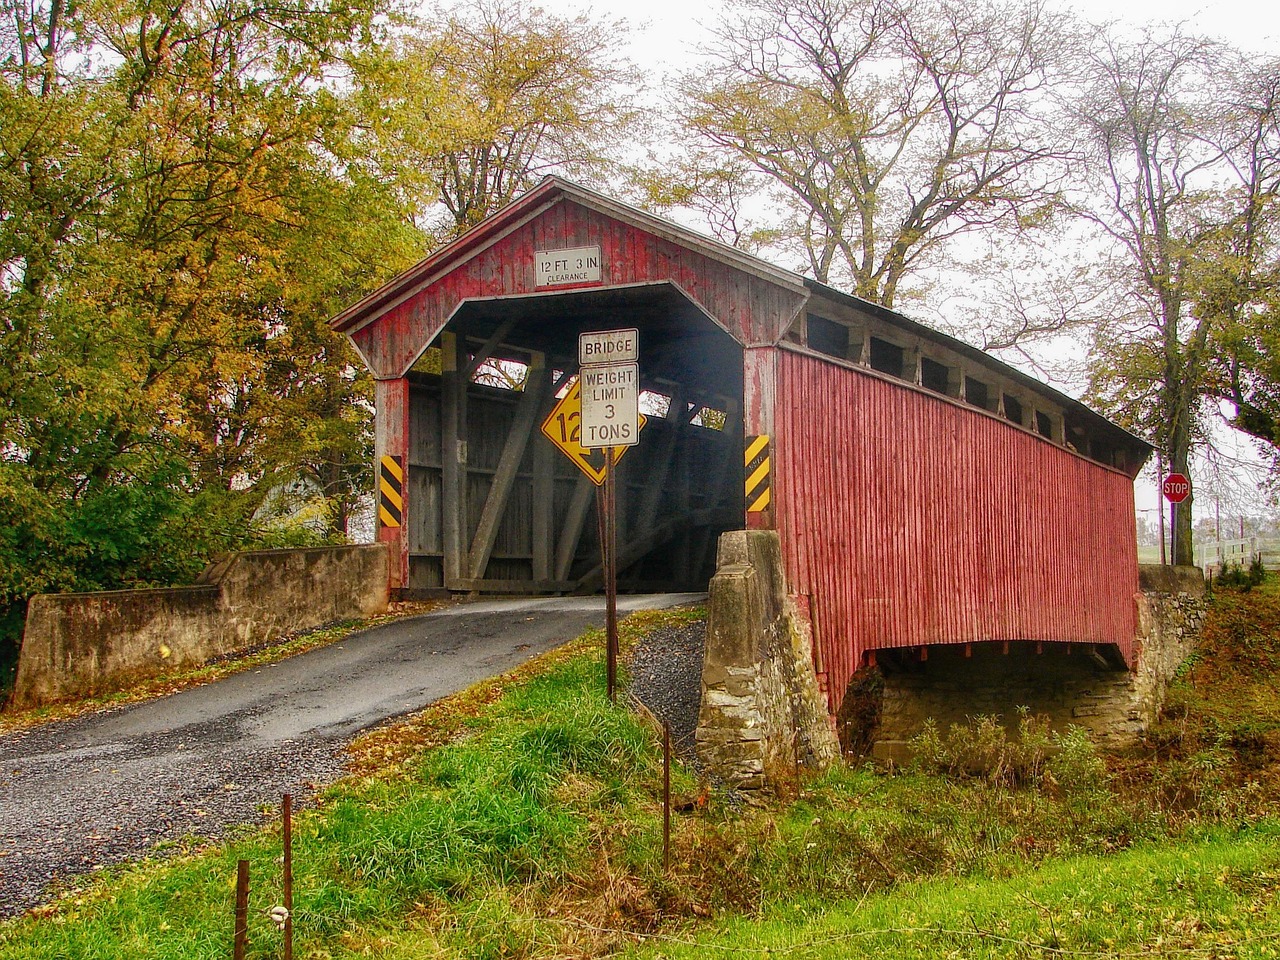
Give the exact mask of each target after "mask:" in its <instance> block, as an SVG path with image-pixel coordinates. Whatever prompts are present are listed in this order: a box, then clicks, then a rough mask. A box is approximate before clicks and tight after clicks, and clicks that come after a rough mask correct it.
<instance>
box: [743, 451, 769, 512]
mask: <svg viewBox="0 0 1280 960" xmlns="http://www.w3.org/2000/svg"><path fill="white" fill-rule="evenodd" d="M745 454H746V457H745V460H744V464H745V466H746V472H745V476H746V491H747V513H761V512H762V511H763V510H764V508H765V507H767V506H769V500H770V499H771V497H770V478H769V469H770V465H769V435H768V434H767V433H762V434H760V435H759V436H757V437H747V447H746V450H745Z"/></svg>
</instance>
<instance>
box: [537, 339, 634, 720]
mask: <svg viewBox="0 0 1280 960" xmlns="http://www.w3.org/2000/svg"><path fill="white" fill-rule="evenodd" d="M639 360H640V331H639V330H637V329H635V328H634V327H631V328H627V329H624V330H594V331H588V332H586V333H582V334H580V335H579V336H578V364H579V366H580V368H581V369H580V370H579V373H578V382H577V383H576V384H574V386H573V388H572V390H571V391H570V392H569V394H567V395H566V396H565V398H564V399H563V400H562V401H561V402H560V403H559V404H557V405H556V407H555V408H553V409H552V411H551V414H550V416H548V417H547V419H546V421H545V422H544V423H543V425H542V432H543V434H545V435H546V436H547V438H548V439H550V440H551V442H552V443H554V444H555V445H556V446H557V447H558V448H559V449H560V451H561V452H562V453H564V454H565V455H566V456H567V457H569V459H570V460H572V461H573V462H574V463H575V464H577V466H578V468H579V469H580V470H582V471H583V472H584V473H586V474H587V476H589V477H591V479H592V480H594V481H595V482H596V483H597V484H599V483H600V479H601V475H603V480H604V491H603V493H604V497H603V500H604V502H603V504H602V505H601V506H602V509H601V514H602V518H601V528H602V530H601V533H602V537H601V540H600V561H601V563H600V565H601V568H602V569H603V571H604V590H605V634H606V644H607V646H606V663H607V675H608V687H609V699H610V700H614V699H616V697H617V677H618V525H617V494H616V492H615V489H614V476H613V475H614V470H613V467H614V466H616V465H617V463H618V459H619V458H620V457H621V456H622V454H623V453H625V452H626V449H627V448H628V447H632V446H635V445H636V444H637V443H639V442H640V428H641V427H643V426H644V417H643V416H641V415H640V364H639ZM575 394H576V395H577V397H576V399H577V401H578V406H579V409H578V410H577V411H572V410H570V409H569V406H571V403H570V398H571V397H573V396H574V395H575ZM575 412H576V413H577V416H578V422H577V425H576V430H571V429H569V426H568V425H569V422H570V419H571V418H572V416H573V414H574V413H575ZM557 428H558V429H557ZM575 434H576V435H575ZM595 450H601V451H603V452H604V466H603V468H602V469H599V470H597V469H596V468H595V465H594V464H592V463H590V461H589V457H590V455H591V452H592V451H595Z"/></svg>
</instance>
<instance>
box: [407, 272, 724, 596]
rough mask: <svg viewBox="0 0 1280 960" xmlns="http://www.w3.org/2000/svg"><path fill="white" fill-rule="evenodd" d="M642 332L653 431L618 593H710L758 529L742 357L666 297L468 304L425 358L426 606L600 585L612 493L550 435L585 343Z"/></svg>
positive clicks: (421, 454) (671, 295) (611, 294)
mask: <svg viewBox="0 0 1280 960" xmlns="http://www.w3.org/2000/svg"><path fill="white" fill-rule="evenodd" d="M625 327H636V328H638V329H639V331H640V378H641V388H642V393H641V412H642V413H644V414H645V415H646V417H647V422H646V425H645V427H644V429H643V430H642V431H641V433H640V442H639V444H638V445H637V446H635V447H632V448H629V449H628V450H627V452H626V454H625V456H624V457H623V459H622V460H621V461H620V463H619V466H618V481H619V483H618V544H619V555H620V562H619V589H621V590H624V591H654V590H704V589H706V585H707V581H708V580H709V579H710V577H711V575H712V573H713V572H714V569H713V568H714V563H715V546H716V542H717V539H718V537H719V534H720V533H722V532H723V531H725V530H729V529H734V528H736V527H740V526H741V525H742V518H743V510H744V502H743V490H742V474H741V451H742V415H741V406H742V348H741V347H740V346H739V345H738V344H737V343H736V342H735V341H734V340H733V338H731V337H730V336H729V335H728V334H726V333H725V332H724V331H723V330H721V329H720V328H719V327H718V326H717V325H716V324H715V323H714V322H713V321H712V320H710V319H709V318H708V317H707V316H706V314H705V313H703V312H702V311H701V310H700V309H699V308H698V307H696V306H695V305H694V304H693V303H691V302H690V301H689V300H688V299H687V298H685V297H684V296H683V295H682V294H681V293H680V292H679V291H678V290H677V289H676V288H675V287H673V286H671V285H670V284H666V283H660V284H646V285H641V286H635V287H627V288H620V289H619V288H614V289H609V290H590V291H583V292H564V293H557V294H549V295H542V296H533V297H513V298H498V299H489V300H475V301H468V302H467V303H465V304H464V305H463V306H462V307H461V308H460V309H459V311H458V312H457V313H456V314H455V315H454V317H453V318H452V319H451V320H450V322H449V324H448V325H447V327H446V328H445V330H444V332H443V333H442V335H441V336H440V337H439V338H438V339H437V341H436V342H435V343H433V344H432V345H431V346H430V347H429V348H428V349H427V350H426V351H425V352H424V353H423V355H422V356H421V357H420V358H419V360H418V362H417V363H416V364H415V365H414V368H413V370H412V371H411V372H410V374H409V382H410V423H409V471H408V472H409V476H408V489H407V493H408V502H409V508H408V510H407V514H408V517H407V523H408V527H409V529H408V534H409V584H408V590H409V593H410V594H411V595H412V594H417V595H426V594H431V593H436V592H439V591H441V590H449V591H454V592H457V591H472V592H490V593H589V592H594V591H596V590H599V589H600V588H601V585H602V582H603V577H602V573H601V567H600V546H599V535H598V513H597V496H596V491H597V489H598V488H597V487H596V485H595V484H594V483H593V482H592V481H591V480H590V479H588V478H587V477H586V476H585V475H584V474H583V473H582V472H581V471H580V470H579V469H578V468H577V467H576V466H575V465H574V464H573V463H572V462H571V461H570V459H569V458H568V457H567V456H565V455H564V454H562V453H561V452H560V451H559V450H558V449H557V448H556V447H555V445H554V444H552V442H551V441H549V440H548V439H547V438H546V437H545V436H543V434H542V432H541V430H540V429H539V428H540V425H541V423H542V422H543V421H544V420H545V419H546V418H547V417H548V415H549V414H550V413H551V411H552V408H553V407H554V405H555V404H556V402H557V398H558V397H560V396H563V395H564V394H565V393H566V392H567V391H568V389H569V387H570V386H571V384H572V378H573V377H574V376H576V374H577V370H578V357H577V352H578V334H579V333H580V332H582V331H587V330H607V329H617V328H625ZM449 452H453V453H454V455H455V456H454V457H450V456H448V453H449ZM594 457H595V458H596V462H602V461H603V452H596V453H595V454H594Z"/></svg>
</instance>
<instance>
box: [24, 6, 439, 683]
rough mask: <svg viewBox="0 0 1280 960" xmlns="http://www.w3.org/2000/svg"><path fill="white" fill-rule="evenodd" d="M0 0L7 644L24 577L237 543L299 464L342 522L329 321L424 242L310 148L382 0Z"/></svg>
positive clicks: (79, 577) (337, 390)
mask: <svg viewBox="0 0 1280 960" xmlns="http://www.w3.org/2000/svg"><path fill="white" fill-rule="evenodd" d="M0 7H2V8H3V16H0V23H3V24H4V26H3V27H0V349H3V351H4V354H3V358H4V362H3V364H0V526H3V527H4V531H3V535H2V536H0V541H2V545H0V645H3V643H4V642H5V641H6V640H8V639H9V638H10V637H12V636H13V635H14V633H15V631H20V626H21V611H22V607H23V605H24V604H25V600H26V597H27V596H29V595H30V594H31V593H33V592H37V591H48V590H60V589H95V588H103V587H117V586H126V585H131V584H146V583H172V582H175V581H181V580H182V579H184V578H186V577H189V576H191V575H192V574H193V573H194V572H197V571H198V570H199V569H200V568H201V566H202V565H203V563H204V562H205V560H206V558H207V557H208V555H209V554H210V553H211V552H213V551H217V550H223V549H228V548H234V547H236V546H240V545H245V544H252V543H253V542H255V540H256V539H257V538H258V537H259V535H260V533H261V527H260V525H259V524H258V522H257V521H256V520H255V511H256V510H257V508H258V507H259V506H260V505H261V504H262V503H263V501H264V499H265V498H266V496H267V493H268V491H269V490H271V489H274V488H278V487H281V486H284V485H287V484H289V483H290V482H292V481H295V480H297V479H298V478H302V479H303V480H306V481H308V482H311V483H313V484H314V485H315V486H316V487H317V488H319V489H320V490H322V491H324V492H325V493H326V494H327V495H328V494H332V495H334V496H335V497H336V500H337V504H336V508H335V510H334V511H333V516H334V518H335V519H334V525H335V526H336V527H338V528H339V529H340V528H341V525H342V523H343V519H344V517H345V514H346V513H347V512H348V511H349V502H350V499H351V498H352V497H353V496H354V495H355V493H356V491H362V490H363V489H364V488H365V487H367V478H368V472H369V459H370V454H369V451H368V447H369V442H368V440H369V432H370V430H369V427H370V415H369V414H370V405H369V400H368V395H369V392H370V391H369V384H368V382H367V379H366V378H365V376H364V375H363V373H361V372H358V371H359V368H358V366H357V364H356V362H355V358H354V356H352V354H351V352H350V349H349V347H348V345H347V344H346V343H345V341H343V340H342V339H341V338H338V337H336V336H334V334H333V333H332V331H330V330H329V329H328V327H327V326H326V324H325V323H324V317H326V316H328V315H329V314H331V313H332V312H333V311H334V310H335V309H337V308H338V307H339V306H341V305H342V304H344V303H346V302H350V300H351V299H353V298H354V297H355V296H358V295H359V293H361V292H363V291H364V290H365V289H367V288H368V285H369V284H370V283H376V282H378V281H379V280H380V279H383V278H385V277H386V276H388V275H389V274H390V273H392V272H394V271H395V270H396V269H398V268H400V267H402V266H404V265H407V264H408V263H410V262H412V260H413V259H414V258H415V257H417V256H419V255H420V254H421V252H422V238H421V235H420V234H419V233H418V231H417V230H416V229H414V228H413V227H412V225H411V224H410V223H409V218H408V217H407V216H405V215H404V214H403V213H402V211H401V210H400V208H399V207H398V205H397V203H396V200H395V198H394V197H392V196H390V195H389V194H388V192H387V191H385V190H384V189H383V188H382V187H381V186H380V185H378V184H376V183H371V182H369V181H368V180H362V179H361V178H359V177H358V176H354V177H353V176H342V175H340V174H339V172H338V171H335V169H334V167H335V164H334V155H333V152H332V151H331V150H327V149H326V147H328V146H331V145H332V144H331V143H330V142H329V141H328V139H327V138H328V136H329V130H330V126H331V124H330V121H331V119H332V109H333V97H332V95H331V94H329V93H328V90H327V86H328V85H329V84H330V81H331V78H332V74H333V73H334V72H335V71H339V70H341V69H342V63H343V62H344V61H345V60H346V59H348V58H349V56H350V55H351V54H352V51H353V50H355V49H357V48H360V47H362V46H364V45H367V43H369V42H370V39H371V31H372V30H373V29H374V27H375V23H376V20H377V18H378V16H379V15H380V6H379V2H378V0H369V2H368V3H365V2H363V0H352V2H351V3H347V2H346V0H314V2H313V0H299V2H296V3H291V4H288V5H285V6H283V7H263V6H261V5H257V4H250V3H242V2H238V0H236V2H231V3H223V2H219V3H211V2H203V0H197V2H194V3H184V4H177V5H170V6H167V7H164V8H163V9H161V8H159V7H155V6H154V5H151V4H149V3H147V2H145V0H139V2H136V3H135V2H131V0H130V2H124V3H118V4H108V5H88V6H83V5H81V6H78V5H73V4H64V3H62V2H61V0H45V2H34V3H26V2H23V0H0ZM353 209H358V210H359V211H360V214H361V215H360V216H359V217H353V216H352V215H351V212H350V211H351V210H353ZM2 652H3V651H0V653H2ZM2 659H4V658H3V657H2V656H0V660H2Z"/></svg>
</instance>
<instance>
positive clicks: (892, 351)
mask: <svg viewBox="0 0 1280 960" xmlns="http://www.w3.org/2000/svg"><path fill="white" fill-rule="evenodd" d="M870 359H871V369H872V370H879V371H880V372H881V373H887V374H889V376H891V377H897V378H898V379H902V377H903V373H902V367H903V363H904V361H905V359H906V351H905V350H903V349H902V347H900V346H898V345H897V344H896V343H890V342H889V341H888V340H881V339H880V338H879V337H872V338H871V358H870Z"/></svg>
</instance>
